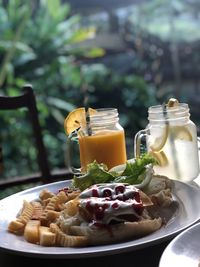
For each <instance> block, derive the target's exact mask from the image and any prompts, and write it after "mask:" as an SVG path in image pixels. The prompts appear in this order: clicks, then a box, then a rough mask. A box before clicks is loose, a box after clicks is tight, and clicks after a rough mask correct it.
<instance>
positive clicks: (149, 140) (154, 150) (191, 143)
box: [134, 101, 199, 182]
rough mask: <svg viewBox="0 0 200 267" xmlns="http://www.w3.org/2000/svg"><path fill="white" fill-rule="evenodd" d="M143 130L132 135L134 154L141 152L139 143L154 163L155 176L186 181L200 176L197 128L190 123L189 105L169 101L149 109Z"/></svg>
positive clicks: (138, 154)
mask: <svg viewBox="0 0 200 267" xmlns="http://www.w3.org/2000/svg"><path fill="white" fill-rule="evenodd" d="M148 120H149V123H148V125H147V127H146V129H144V130H141V131H139V132H138V133H137V134H136V135H135V140H134V154H135V157H139V156H140V153H141V148H140V146H141V140H142V138H144V139H145V142H146V150H147V152H148V153H150V154H151V155H152V156H153V157H154V158H155V159H156V161H157V163H158V164H157V165H155V166H154V170H155V173H156V174H159V175H166V176H168V177H169V178H171V179H175V180H180V181H183V182H189V181H192V180H194V179H195V178H197V176H198V174H199V154H198V144H197V129H196V125H195V124H194V123H193V122H192V121H191V120H190V112H189V107H188V104H186V103H179V102H178V101H173V102H172V101H169V102H168V104H167V105H157V106H152V107H149V109H148Z"/></svg>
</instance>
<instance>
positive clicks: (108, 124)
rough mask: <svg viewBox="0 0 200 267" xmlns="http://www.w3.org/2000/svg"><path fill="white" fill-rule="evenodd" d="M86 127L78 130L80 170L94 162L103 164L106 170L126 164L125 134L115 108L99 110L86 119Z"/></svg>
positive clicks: (85, 168)
mask: <svg viewBox="0 0 200 267" xmlns="http://www.w3.org/2000/svg"><path fill="white" fill-rule="evenodd" d="M86 121H87V123H86V125H87V127H86V126H85V125H83V126H81V129H80V130H79V137H78V142H79V151H80V163H81V170H82V171H86V170H87V165H88V164H89V163H92V162H94V161H97V163H104V164H105V165H106V166H107V168H108V169H111V168H112V167H114V166H116V165H120V164H124V163H126V160H127V156H126V142H125V132H124V129H123V127H122V126H121V125H120V123H119V114H118V110H117V109H116V108H100V109H96V112H95V113H94V114H92V115H90V117H89V120H88V119H87V118H86Z"/></svg>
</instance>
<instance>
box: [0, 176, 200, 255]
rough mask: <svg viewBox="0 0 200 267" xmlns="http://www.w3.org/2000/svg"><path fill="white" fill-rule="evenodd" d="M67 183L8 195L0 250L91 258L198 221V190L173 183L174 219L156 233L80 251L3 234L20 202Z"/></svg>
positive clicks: (0, 206)
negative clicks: (43, 244)
mask: <svg viewBox="0 0 200 267" xmlns="http://www.w3.org/2000/svg"><path fill="white" fill-rule="evenodd" d="M69 184H70V181H62V182H56V183H51V184H47V185H42V186H38V187H35V188H32V189H28V190H25V191H22V192H20V193H17V194H14V195H11V196H9V197H7V198H5V199H3V200H1V201H0V236H1V238H0V248H2V249H5V250H8V251H10V252H13V253H18V254H23V255H31V256H37V257H48V258H49V257H53V258H75V257H94V256H100V255H108V254H116V253H121V252H128V251H133V250H136V249H141V248H144V247H147V246H151V245H154V244H157V243H159V242H162V241H164V240H166V239H169V238H171V237H172V236H175V235H177V234H178V233H180V232H181V231H183V230H184V229H185V228H187V227H189V226H191V225H192V224H194V223H195V222H197V221H198V220H199V219H200V205H199V203H200V199H199V198H200V197H199V196H200V188H199V187H198V186H196V185H195V186H193V185H189V184H185V183H182V182H178V181H175V182H174V184H175V186H174V190H173V191H174V192H173V196H174V198H175V199H176V200H177V201H178V203H179V205H178V206H179V208H178V210H177V212H176V216H175V217H174V218H173V219H171V220H170V221H169V222H168V223H167V224H166V225H165V226H163V227H162V228H161V229H159V230H158V231H156V232H154V233H152V234H149V235H147V236H145V237H142V238H138V239H134V240H132V241H127V242H121V243H116V244H111V245H101V246H93V247H83V248H69V247H67V248H61V247H42V246H39V245H34V244H31V243H28V242H27V241H25V240H24V238H23V237H22V236H16V235H14V234H11V233H9V232H8V231H7V227H8V224H9V222H10V221H11V220H14V219H15V218H16V216H17V213H18V212H19V210H20V209H21V207H22V204H23V200H24V199H26V200H27V201H31V200H34V199H37V198H38V195H39V192H40V191H41V190H43V189H44V188H47V189H48V190H49V191H52V192H57V191H58V190H59V189H60V188H62V187H65V186H69Z"/></svg>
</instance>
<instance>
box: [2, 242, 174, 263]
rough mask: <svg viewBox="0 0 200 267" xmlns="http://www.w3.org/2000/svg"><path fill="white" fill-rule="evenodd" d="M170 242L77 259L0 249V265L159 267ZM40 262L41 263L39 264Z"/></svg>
mask: <svg viewBox="0 0 200 267" xmlns="http://www.w3.org/2000/svg"><path fill="white" fill-rule="evenodd" d="M169 242H170V240H168V241H167V242H166V241H165V242H164V243H160V244H157V245H154V246H150V247H146V248H144V249H140V250H136V251H132V252H129V253H119V254H113V255H109V256H101V257H90V258H79V259H78V258H77V259H48V258H34V257H25V256H21V255H15V254H11V253H8V252H6V251H3V250H2V251H0V266H1V267H10V266H13V264H15V265H16V264H17V266H18V265H19V266H27V267H28V266H30V265H31V266H48V267H51V266H54V267H55V266H56V267H58V266H69V267H79V266H81V267H82V266H85V265H86V264H87V265H86V266H87V267H95V266H99V265H101V266H105V267H108V266H109V267H111V266H112V265H113V266H115V267H118V266H120V267H122V266H123V264H128V265H129V266H136V265H137V266H138V267H147V266H148V267H157V266H158V265H159V260H160V257H161V255H162V252H163V251H164V249H165V247H166V246H167V244H168V243H169ZM39 264H40V265H39Z"/></svg>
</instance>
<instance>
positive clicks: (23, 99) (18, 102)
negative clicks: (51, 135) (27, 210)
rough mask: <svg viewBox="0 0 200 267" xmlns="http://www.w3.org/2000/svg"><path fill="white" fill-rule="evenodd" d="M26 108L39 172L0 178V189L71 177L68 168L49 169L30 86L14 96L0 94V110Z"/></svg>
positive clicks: (26, 86)
mask: <svg viewBox="0 0 200 267" xmlns="http://www.w3.org/2000/svg"><path fill="white" fill-rule="evenodd" d="M24 107H25V108H27V110H28V112H29V118H30V122H31V125H32V130H33V137H34V139H35V146H36V148H37V162H38V166H39V172H38V173H34V174H31V175H28V176H23V177H11V178H9V179H0V189H4V188H6V187H9V186H13V185H19V184H26V183H32V182H37V181H41V182H42V183H51V182H54V181H57V180H65V179H70V178H72V175H73V174H72V172H71V170H70V169H64V170H58V171H53V170H50V167H49V163H48V158H47V152H46V149H45V146H44V142H43V137H42V129H41V126H40V123H39V119H38V110H37V106H36V99H35V95H34V93H33V89H32V86H31V85H29V84H27V85H25V86H24V87H23V94H22V95H19V96H16V97H7V96H0V110H15V109H20V108H24Z"/></svg>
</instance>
